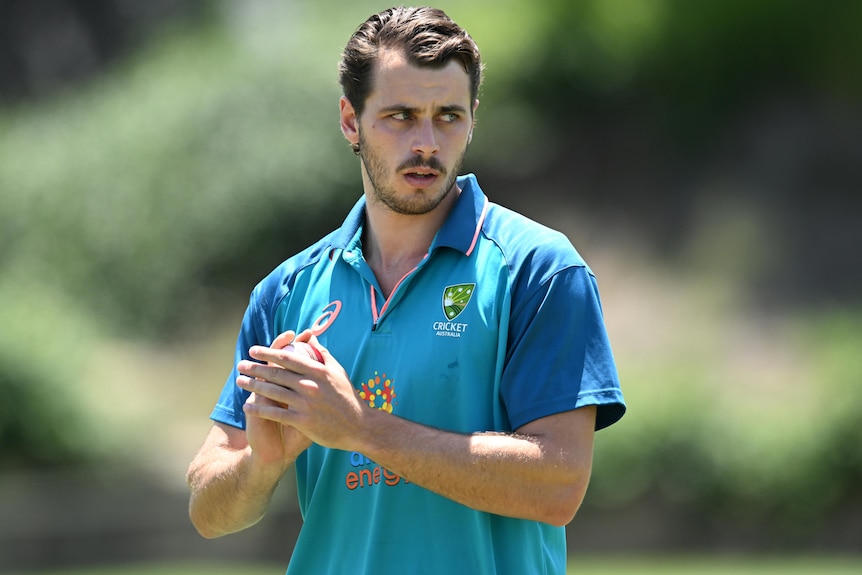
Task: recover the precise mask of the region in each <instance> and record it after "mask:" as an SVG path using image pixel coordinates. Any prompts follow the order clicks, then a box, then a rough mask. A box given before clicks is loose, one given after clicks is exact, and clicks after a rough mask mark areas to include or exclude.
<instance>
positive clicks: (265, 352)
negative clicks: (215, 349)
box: [240, 345, 320, 374]
mask: <svg viewBox="0 0 862 575" xmlns="http://www.w3.org/2000/svg"><path fill="white" fill-rule="evenodd" d="M248 353H249V355H251V357H252V358H254V359H256V360H258V361H261V362H264V363H272V364H275V365H278V366H281V367H283V368H284V369H287V370H289V371H292V372H294V373H299V374H308V373H311V372H312V371H313V370H314V367H315V366H320V363H319V362H317V361H314V360H312V359H310V358H308V357H305V356H304V355H302V354H299V353H293V352H292V351H290V350H282V349H272V348H270V347H263V346H259V345H256V346H253V347H252V348H251V349H249V350H248ZM240 363H242V362H240ZM249 363H253V362H249ZM255 365H260V364H255ZM240 372H243V370H242V369H241V368H240ZM243 373H245V372H243Z"/></svg>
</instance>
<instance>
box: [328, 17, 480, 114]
mask: <svg viewBox="0 0 862 575" xmlns="http://www.w3.org/2000/svg"><path fill="white" fill-rule="evenodd" d="M383 48H396V49H399V48H400V49H403V50H404V52H405V54H406V55H407V57H408V58H409V60H410V61H411V62H412V63H414V64H416V65H418V66H428V67H431V68H440V67H443V66H445V65H446V64H448V63H449V61H450V60H451V59H452V58H455V59H457V60H458V61H459V62H460V63H461V65H462V66H463V67H464V71H465V72H467V75H468V76H469V78H470V102H471V104H472V102H474V101H475V100H476V98H477V97H478V95H479V86H480V85H481V83H482V68H483V67H482V60H481V58H480V56H479V47H478V46H477V45H476V42H474V41H473V39H472V38H471V37H470V35H469V34H467V31H466V30H464V29H463V28H461V27H460V26H458V24H456V23H455V22H453V21H452V19H451V18H449V16H447V15H446V13H445V12H443V11H442V10H439V9H437V8H430V7H427V6H423V7H419V8H405V7H404V6H399V7H396V8H389V9H388V10H384V11H383V12H380V13H378V14H375V15H373V16H371V17H370V18H369V19H368V20H366V21H365V22H364V23H363V24H362V25H361V26H359V28H357V30H356V32H354V33H353V36H351V37H350V41H348V42H347V46H346V47H345V48H344V51H343V52H342V53H341V61H340V62H339V63H338V79H339V82H340V83H341V88H342V90H343V92H344V96H345V97H346V98H347V99H348V100H349V101H350V103H351V104H352V105H353V109H354V110H355V111H356V115H357V116H360V115H361V114H362V110H363V109H364V108H365V101H366V100H367V99H368V95H369V94H370V93H371V89H372V87H373V78H372V72H373V69H374V63H375V62H376V61H377V55H378V53H379V51H380V50H381V49H383Z"/></svg>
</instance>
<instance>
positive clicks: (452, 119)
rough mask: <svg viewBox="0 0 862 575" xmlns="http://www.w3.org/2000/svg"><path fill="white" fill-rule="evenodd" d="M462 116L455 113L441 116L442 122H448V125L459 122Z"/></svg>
mask: <svg viewBox="0 0 862 575" xmlns="http://www.w3.org/2000/svg"><path fill="white" fill-rule="evenodd" d="M459 118H460V116H459V115H458V114H456V113H455V112H447V113H445V114H441V115H440V121H441V122H446V123H447V124H451V123H452V122H457V121H458V119H459Z"/></svg>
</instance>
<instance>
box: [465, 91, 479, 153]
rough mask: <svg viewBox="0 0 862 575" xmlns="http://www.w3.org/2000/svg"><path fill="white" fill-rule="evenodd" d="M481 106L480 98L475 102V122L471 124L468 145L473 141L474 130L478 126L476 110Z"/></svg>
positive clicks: (473, 115) (473, 116)
mask: <svg viewBox="0 0 862 575" xmlns="http://www.w3.org/2000/svg"><path fill="white" fill-rule="evenodd" d="M478 108H479V100H476V101H475V102H473V114H472V118H473V124H472V125H471V126H470V133H469V134H468V135H467V145H469V144H470V143H471V142H472V141H473V130H474V129H475V128H476V110H477V109H478Z"/></svg>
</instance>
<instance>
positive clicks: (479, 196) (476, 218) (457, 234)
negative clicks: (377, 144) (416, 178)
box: [332, 174, 488, 255]
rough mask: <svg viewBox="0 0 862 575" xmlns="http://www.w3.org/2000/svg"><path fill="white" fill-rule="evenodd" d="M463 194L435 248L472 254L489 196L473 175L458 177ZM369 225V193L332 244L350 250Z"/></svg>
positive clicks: (436, 240)
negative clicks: (366, 219) (361, 232)
mask: <svg viewBox="0 0 862 575" xmlns="http://www.w3.org/2000/svg"><path fill="white" fill-rule="evenodd" d="M457 184H458V187H459V188H461V194H460V195H459V196H458V200H457V201H456V202H455V205H454V206H452V211H451V212H450V213H449V216H448V217H447V218H446V221H445V222H443V226H442V227H441V228H440V230H439V231H438V232H437V235H436V236H435V237H434V241H433V242H432V243H431V250H430V251H434V250H435V249H437V248H442V247H447V248H452V249H456V250H458V251H460V252H461V253H463V254H465V255H470V253H471V252H472V249H473V247H474V246H475V243H476V238H477V237H478V235H479V231H480V229H481V227H482V223H483V221H484V218H485V211H486V210H487V204H488V198H486V197H485V194H484V193H483V192H482V189H481V188H480V187H479V182H478V181H477V180H476V176H475V175H473V174H466V175H464V176H459V177H458V179H457ZM364 224H365V196H364V195H363V196H362V197H360V198H359V200H358V201H357V202H356V204H354V206H353V208H352V209H351V210H350V212H349V213H348V214H347V217H346V218H345V220H344V223H343V224H342V225H341V228H339V230H338V231H337V232H336V233H335V235H334V236H333V238H332V247H334V248H339V249H347V248H348V247H350V246H351V244H352V243H353V242H354V241H355V239H356V238H357V236H358V233H359V231H360V229H361V228H362V226H363V225H364Z"/></svg>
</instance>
